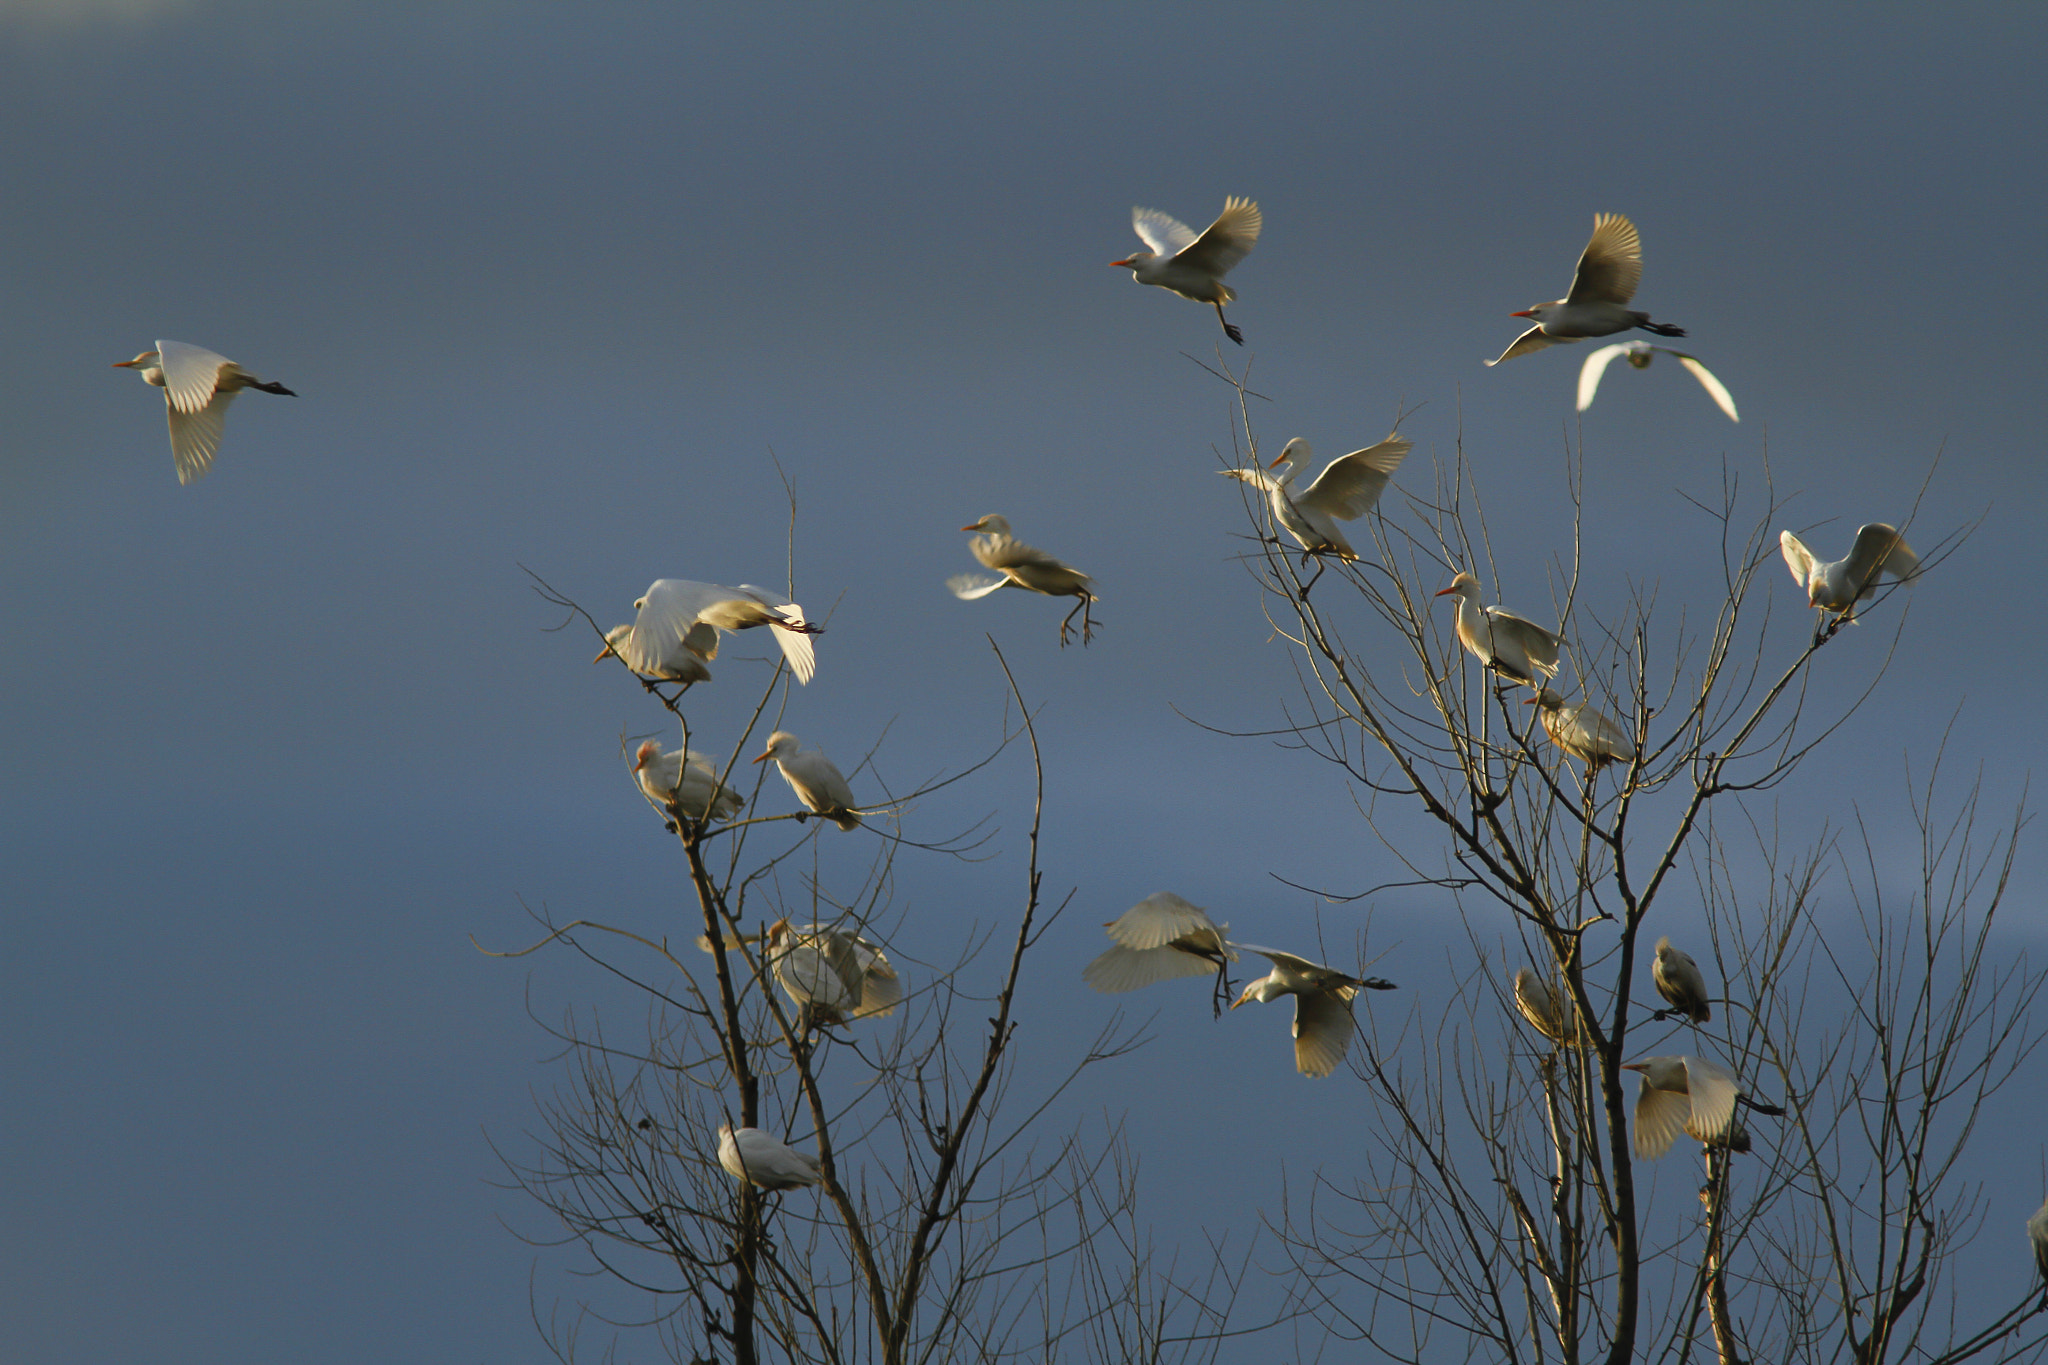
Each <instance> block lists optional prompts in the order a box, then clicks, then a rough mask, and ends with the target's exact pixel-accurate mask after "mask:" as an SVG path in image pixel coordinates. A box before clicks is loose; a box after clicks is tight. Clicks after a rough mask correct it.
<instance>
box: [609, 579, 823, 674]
mask: <svg viewBox="0 0 2048 1365" xmlns="http://www.w3.org/2000/svg"><path fill="white" fill-rule="evenodd" d="M633 607H634V610H636V611H638V612H639V613H640V614H639V615H638V616H637V617H635V618H634V621H633V625H632V628H631V629H630V630H629V631H627V633H626V635H625V638H624V639H623V640H622V641H621V642H620V643H618V644H617V645H615V646H614V648H615V649H616V650H617V652H618V655H619V657H620V658H621V659H624V660H625V661H626V667H628V668H630V669H632V670H633V671H634V672H635V673H641V674H645V675H648V676H650V677H658V676H660V674H659V672H658V671H657V670H659V669H661V668H662V667H664V665H665V664H666V665H673V664H674V663H675V661H676V658H677V651H679V650H687V651H689V652H690V653H693V654H696V655H697V656H698V657H699V658H701V659H715V658H717V657H718V632H719V631H721V630H752V629H754V628H755V627H756V626H773V627H774V628H775V629H774V633H775V638H776V641H777V642H778V643H779V644H781V646H782V656H783V658H784V659H786V660H787V661H788V663H789V671H790V672H792V673H794V674H796V680H797V681H798V682H800V683H807V682H809V681H810V680H811V675H812V674H814V673H816V672H817V671H818V663H817V658H816V655H815V654H814V652H813V651H812V648H811V637H812V636H813V635H819V634H822V633H823V631H824V628H823V627H822V626H814V625H812V624H811V623H810V622H808V621H806V620H805V619H804V609H803V608H802V607H800V606H798V605H797V604H796V603H794V602H792V601H790V600H789V599H788V598H787V597H784V596H783V595H782V594H781V593H779V592H776V591H774V590H773V589H771V588H759V587H755V586H754V585H753V584H751V583H742V584H740V585H739V586H738V587H736V588H728V587H726V586H724V585H723V584H720V583H698V582H694V581H692V580H690V579H687V578H657V579H655V580H654V582H652V583H650V584H648V585H647V591H646V592H645V593H643V594H641V597H640V600H639V601H637V602H635V603H634V604H633ZM706 630H709V631H710V634H709V635H706V633H705V632H706ZM605 639H606V640H607V641H610V639H611V636H609V635H607V636H606V637H605ZM707 646H708V647H707ZM599 657H600V658H602V657H603V656H602V655H600V656H599ZM707 676H708V675H707Z"/></svg>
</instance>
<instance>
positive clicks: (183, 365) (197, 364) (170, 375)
mask: <svg viewBox="0 0 2048 1365" xmlns="http://www.w3.org/2000/svg"><path fill="white" fill-rule="evenodd" d="M156 354H157V364H158V365H159V366H161V367H162V369H163V372H164V395H165V398H166V399H167V401H168V402H169V403H170V405H171V406H172V407H174V408H176V409H177V410H178V411H180V412H188V413H189V412H198V411H199V410H200V409H201V408H204V407H206V406H207V405H208V404H210V403H211V402H213V393H214V390H215V389H216V388H218V387H219V386H220V373H221V371H222V369H224V368H230V367H232V366H233V365H234V363H235V362H234V361H232V360H229V359H228V358H227V357H226V356H224V355H216V354H214V353H213V352H212V351H209V350H207V349H206V348H205V347H204V346H194V345H192V344H191V343H190V342H185V341H159V342H157V344H156Z"/></svg>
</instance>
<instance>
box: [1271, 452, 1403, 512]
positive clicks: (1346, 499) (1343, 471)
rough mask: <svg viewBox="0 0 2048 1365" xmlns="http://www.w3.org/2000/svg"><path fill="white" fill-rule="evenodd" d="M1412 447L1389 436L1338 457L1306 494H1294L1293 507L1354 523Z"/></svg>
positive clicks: (1368, 509)
mask: <svg viewBox="0 0 2048 1365" xmlns="http://www.w3.org/2000/svg"><path fill="white" fill-rule="evenodd" d="M1414 448H1415V442H1413V441H1411V440H1409V439H1408V438H1407V437H1405V436H1402V435H1399V434H1393V435H1389V436H1388V437H1387V439H1386V440H1384V441H1381V442H1380V443H1379V444H1378V445H1376V446H1368V447H1367V448H1366V449H1364V450H1354V451H1352V452H1351V453H1350V454H1349V455H1340V456H1338V457H1337V458H1336V459H1334V460H1332V461H1330V463H1329V465H1328V466H1327V467H1325V468H1324V470H1323V472H1322V473H1321V474H1319V475H1317V476H1316V481H1315V482H1314V483H1313V484H1311V485H1309V488H1308V491H1307V492H1306V493H1297V494H1295V495H1294V502H1295V505H1296V506H1300V507H1308V508H1313V509H1314V510H1316V511H1319V512H1326V513H1328V514H1329V515H1330V516H1333V517H1337V518H1340V519H1341V520H1344V521H1353V520H1356V519H1357V518H1359V517H1362V516H1364V515H1365V514H1366V513H1367V512H1369V511H1371V510H1372V507H1373V504H1374V503H1376V502H1378V501H1379V500H1380V494H1382V493H1384V492H1385V491H1386V487H1387V482H1388V481H1389V480H1390V479H1392V478H1393V477H1394V471H1395V470H1397V469H1399V468H1400V467H1401V461H1402V460H1404V459H1406V458H1407V456H1408V452H1409V451H1410V450H1413V449H1414Z"/></svg>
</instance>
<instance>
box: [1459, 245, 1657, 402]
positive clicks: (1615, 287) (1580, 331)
mask: <svg viewBox="0 0 2048 1365" xmlns="http://www.w3.org/2000/svg"><path fill="white" fill-rule="evenodd" d="M1642 278H1643V244H1642V240H1641V239H1640V238H1639V237H1637V236H1636V225H1635V224H1634V223H1631V222H1630V221H1629V220H1628V219H1626V218H1624V217H1622V216H1621V215H1620V214H1618V213H1599V214H1595V215H1594V216H1593V237H1592V240H1591V241H1589V242H1587V243H1586V249H1585V251H1584V252H1582V253H1581V254H1580V256H1579V268H1578V270H1577V271H1576V272H1574V273H1573V275H1572V287H1571V289H1570V291H1569V292H1568V293H1566V294H1565V296H1564V297H1563V298H1561V299H1552V300H1551V301H1550V302H1549V303H1538V304H1534V305H1532V306H1530V307H1528V308H1526V309H1524V310H1523V311H1521V312H1519V313H1510V314H1508V316H1509V317H1514V318H1534V319H1535V320H1536V325H1535V326H1534V327H1531V328H1530V329H1529V330H1528V331H1526V332H1524V333H1522V334H1521V335H1520V336H1518V337H1516V338H1515V340H1514V342H1513V344H1512V345H1510V346H1509V347H1508V348H1507V349H1506V350H1505V351H1502V352H1501V353H1500V359H1499V360H1489V361H1487V362H1486V363H1487V364H1489V365H1498V364H1500V362H1501V360H1509V359H1512V358H1513V357H1515V356H1518V355H1525V354H1527V353H1528V352H1530V351H1540V350H1542V349H1543V348H1544V347H1545V346H1551V345H1555V344H1557V343H1558V342H1571V341H1580V340H1583V339H1584V338H1586V337H1604V336H1607V335H1609V334H1610V333H1613V332H1625V331H1627V330H1628V329H1629V328H1631V327H1640V328H1642V329H1643V330H1644V331H1646V332H1654V333H1656V334H1657V335H1658V336H1660V337H1682V336H1684V335H1685V329H1684V328H1683V327H1673V326H1671V325H1670V324H1669V323H1664V322H1652V321H1650V315H1649V314H1648V313H1638V312H1636V311H1635V310H1634V309H1632V308H1630V307H1629V306H1628V302H1629V300H1630V299H1632V298H1634V297H1635V296H1636V285H1637V284H1639V283H1641V281H1642Z"/></svg>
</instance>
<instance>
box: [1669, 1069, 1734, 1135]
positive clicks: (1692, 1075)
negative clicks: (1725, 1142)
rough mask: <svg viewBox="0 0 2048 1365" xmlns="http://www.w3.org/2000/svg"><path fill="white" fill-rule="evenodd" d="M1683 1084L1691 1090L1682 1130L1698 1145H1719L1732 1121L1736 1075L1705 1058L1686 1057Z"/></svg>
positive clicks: (1682, 1097)
mask: <svg viewBox="0 0 2048 1365" xmlns="http://www.w3.org/2000/svg"><path fill="white" fill-rule="evenodd" d="M1685 1083H1686V1085H1687V1087H1688V1088H1689V1089H1690V1090H1691V1091H1692V1096H1691V1102H1690V1104H1688V1105H1687V1119H1686V1123H1685V1131H1686V1132H1687V1133H1689V1134H1691V1135H1692V1136H1693V1137H1695V1138H1698V1139H1699V1140H1700V1141H1701V1142H1719V1141H1720V1140H1721V1139H1723V1138H1724V1137H1726V1136H1727V1135H1728V1130H1729V1126H1730V1125H1731V1124H1733V1123H1734V1121H1735V1096H1736V1095H1737V1094H1738V1093H1739V1092H1740V1088H1739V1087H1738V1086H1737V1085H1736V1084H1735V1073H1734V1072H1732V1071H1730V1070H1728V1068H1726V1067H1724V1066H1722V1065H1721V1064H1720V1063H1719V1062H1713V1061H1709V1060H1707V1059H1706V1058H1705V1057H1687V1058H1686V1059H1685ZM1677 1098H1679V1099H1684V1098H1686V1097H1685V1096H1683V1095H1681V1096H1678V1097H1677Z"/></svg>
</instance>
